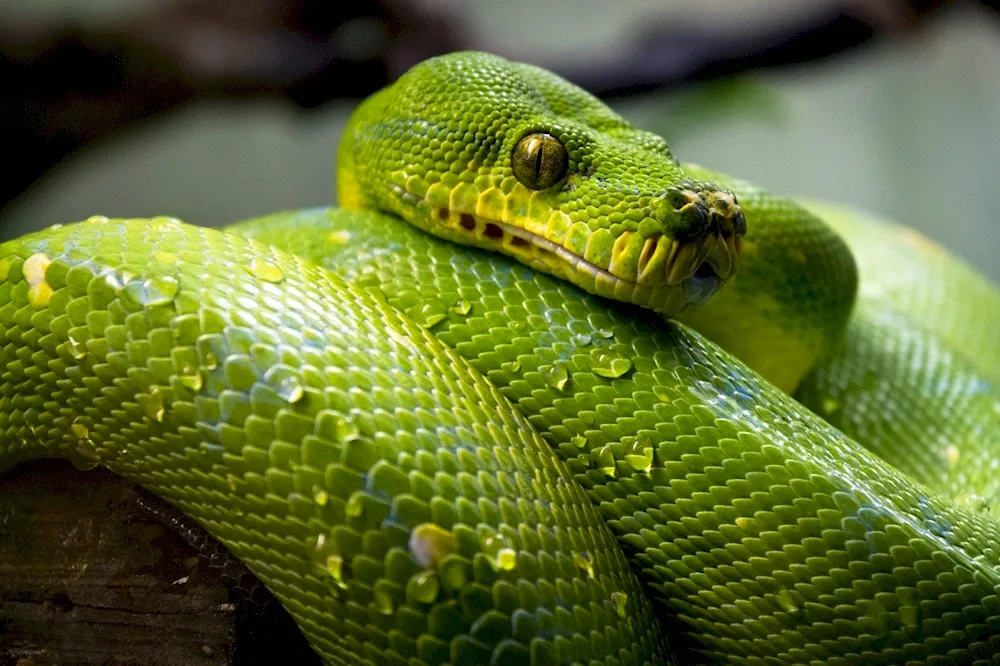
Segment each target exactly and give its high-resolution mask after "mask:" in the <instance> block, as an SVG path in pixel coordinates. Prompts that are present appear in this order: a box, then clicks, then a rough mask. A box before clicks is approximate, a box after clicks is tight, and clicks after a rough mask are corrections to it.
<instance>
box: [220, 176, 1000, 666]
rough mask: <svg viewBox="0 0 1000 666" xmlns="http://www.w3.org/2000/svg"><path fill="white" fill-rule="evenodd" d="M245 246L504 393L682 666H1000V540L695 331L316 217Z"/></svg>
mask: <svg viewBox="0 0 1000 666" xmlns="http://www.w3.org/2000/svg"><path fill="white" fill-rule="evenodd" d="M737 194H738V193H737ZM235 230H236V231H238V232H239V233H247V234H251V235H253V236H254V237H256V238H258V239H259V240H262V241H265V242H268V243H275V244H280V245H282V246H284V247H286V248H287V249H288V250H289V251H290V252H293V253H295V254H297V255H301V256H306V257H311V258H313V259H314V260H316V261H317V262H320V263H321V264H322V265H324V266H326V267H328V268H329V269H330V270H333V271H336V272H338V273H339V274H341V275H343V276H344V277H345V278H346V279H347V280H348V281H349V282H352V283H354V284H356V285H358V286H359V287H360V288H362V289H364V290H365V291H369V292H371V293H375V294H377V295H378V297H379V298H384V299H385V300H386V302H387V303H389V304H390V305H392V306H393V307H395V308H399V309H402V310H404V311H406V312H408V313H410V314H411V316H413V317H415V318H417V320H421V319H422V320H423V321H425V322H426V323H427V324H428V325H429V328H430V330H431V331H432V332H433V333H434V334H435V335H436V336H437V337H438V339H440V340H442V341H444V342H445V343H447V344H448V345H449V346H450V347H452V348H453V349H455V350H456V351H457V352H458V353H459V354H461V355H462V356H463V357H465V358H467V359H468V360H469V361H470V363H471V365H472V366H473V367H474V368H475V369H477V370H479V371H480V372H482V373H483V374H484V375H485V376H486V377H488V378H489V380H490V381H491V382H492V383H493V384H494V385H496V386H497V387H498V388H499V389H500V391H501V392H502V393H503V394H504V395H505V396H506V397H507V398H508V399H510V400H511V402H513V403H514V404H515V405H516V406H517V408H518V409H519V410H521V411H522V412H523V413H524V415H525V416H526V417H527V418H528V419H529V421H530V422H531V423H532V425H533V426H534V427H535V428H537V429H538V431H539V432H540V433H541V434H542V436H543V437H544V438H545V439H546V440H547V441H549V442H550V443H551V444H552V445H553V447H554V448H555V449H556V450H557V451H558V452H559V454H560V455H561V456H562V457H563V458H564V459H565V460H566V461H567V464H568V466H569V468H570V470H571V471H572V472H573V474H574V476H575V479H576V481H577V482H579V483H580V484H581V485H582V486H583V488H584V489H585V490H586V492H587V493H588V495H589V496H590V498H591V499H592V500H593V501H594V503H595V504H596V505H597V506H598V507H599V509H600V511H601V513H602V515H603V517H604V518H605V520H606V521H607V523H608V525H609V526H610V527H611V529H612V531H613V532H614V533H615V535H616V536H618V538H619V541H620V543H621V544H622V547H623V548H624V550H625V553H626V555H627V556H628V557H629V559H630V561H631V562H632V565H633V567H634V568H635V570H636V571H637V572H638V574H639V577H640V579H641V580H642V581H643V582H644V583H645V584H646V585H647V589H648V591H649V593H650V594H651V596H652V597H653V598H654V600H655V602H656V607H657V608H658V609H660V619H661V625H662V626H664V627H665V628H667V629H668V631H669V632H671V633H670V635H671V642H672V644H673V645H674V646H675V647H676V648H678V649H679V650H682V652H681V653H680V655H679V658H680V661H681V662H682V663H746V664H764V663H831V664H844V665H847V664H857V663H865V664H897V663H946V664H951V663H953V664H971V663H990V660H991V659H996V658H998V657H1000V633H998V632H997V627H1000V596H998V591H1000V587H998V586H1000V574H998V573H997V571H996V566H997V564H998V562H1000V557H998V554H997V552H996V549H995V544H996V543H997V539H998V538H1000V527H998V525H997V524H996V522H995V520H993V519H992V518H991V517H990V516H989V515H988V514H987V513H983V512H982V511H979V510H978V509H977V508H976V507H974V506H972V505H971V504H970V503H968V502H964V501H960V502H955V501H953V500H952V499H950V498H948V497H945V496H943V495H942V494H939V493H934V492H932V491H931V490H929V489H928V488H927V487H925V486H924V485H921V484H920V483H917V482H914V480H913V479H912V478H911V477H909V476H906V475H905V474H903V473H901V472H900V471H899V470H898V469H896V468H894V467H891V466H889V465H888V464H886V463H885V462H884V461H883V460H881V459H879V458H877V457H876V456H874V455H872V454H871V453H870V452H869V451H867V450H866V449H865V448H863V447H862V446H860V445H859V444H857V443H856V442H855V441H853V440H851V439H849V438H848V437H846V436H845V435H844V434H843V433H842V432H840V431H838V430H836V429H834V428H833V427H831V426H829V425H827V424H826V423H825V422H823V421H822V420H821V419H820V418H819V417H817V416H816V415H814V414H813V413H812V412H810V411H809V410H807V409H805V408H804V407H803V406H802V405H801V404H799V403H798V402H796V401H794V400H792V399H791V398H790V397H788V395H787V394H785V393H783V392H781V391H779V390H778V389H777V388H776V387H774V386H773V385H770V384H768V383H767V382H765V381H763V380H762V379H761V378H760V377H759V376H758V375H756V374H755V373H754V372H752V371H751V370H749V369H748V368H747V367H746V366H745V365H743V364H742V363H741V362H739V361H737V360H736V359H734V358H733V357H732V356H730V355H728V354H727V353H725V352H724V351H722V350H721V349H719V348H718V347H717V346H715V345H713V344H712V343H710V342H708V341H707V340H706V339H704V338H703V337H702V336H700V335H698V334H697V333H695V332H693V331H691V330H690V329H688V328H686V327H684V326H683V325H671V324H669V323H665V322H663V321H660V320H659V319H658V318H657V317H655V316H651V315H645V314H643V313H642V312H639V311H635V310H634V309H632V308H629V307H625V306H615V305H610V306H609V304H608V302H606V301H602V300H600V299H597V298H595V297H593V296H590V295H587V294H585V293H582V292H580V291H579V290H577V289H576V288H574V287H571V286H569V285H566V284H563V283H560V282H559V281H556V280H553V279H552V278H550V277H548V276H545V275H540V274H538V273H534V272H532V271H529V270H526V269H523V268H521V267H519V266H517V265H512V264H511V263H510V261H508V260H506V259H505V258H503V257H500V256H491V255H484V254H482V253H481V252H477V251H471V250H463V249H460V248H457V247H455V246H453V245H450V244H445V243H441V242H439V241H437V240H435V239H433V238H431V237H429V236H427V235H425V234H422V233H420V232H419V231H418V230H416V229H412V228H408V227H406V226H403V225H402V224H401V223H400V222H398V221H397V220H395V219H392V218H389V217H383V218H378V217H376V216H373V215H371V214H365V213H355V214H351V213H348V212H346V211H335V210H331V211H324V210H316V211H299V212H294V213H285V214H278V215H276V216H273V217H270V218H264V219H261V220H258V221H252V222H248V223H244V224H241V225H237V227H236V228H235ZM427 317H430V319H427ZM887 333H889V332H887V331H883V335H886V334H887ZM893 335H895V336H896V337H899V336H903V337H905V336H906V335H907V331H905V330H901V331H896V332H895V333H894V334H893ZM883 340H886V339H885V338H883ZM888 342H889V345H890V349H891V348H892V345H891V343H892V338H890V339H888ZM615 361H617V362H618V363H617V365H616V364H615V363H614V362H615ZM564 380H565V383H563V381H564ZM905 390H908V391H911V392H914V393H918V392H919V390H920V387H919V386H918V387H912V388H909V389H905ZM994 406H995V407H996V408H1000V403H994ZM875 407H877V406H873V409H875ZM872 418H874V417H872ZM941 427H943V428H947V427H948V424H947V422H945V423H944V424H943V425H942V426H941ZM990 455H995V452H993V453H991V454H990ZM673 632H676V633H673ZM775 660H777V661H775Z"/></svg>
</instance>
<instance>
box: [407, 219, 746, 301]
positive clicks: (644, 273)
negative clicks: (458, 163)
mask: <svg viewBox="0 0 1000 666" xmlns="http://www.w3.org/2000/svg"><path fill="white" fill-rule="evenodd" d="M434 217H435V219H434V220H433V224H426V222H425V223H422V224H418V226H421V227H423V228H425V229H427V230H428V231H431V232H432V233H436V234H437V235H440V236H442V237H444V238H447V239H448V240H452V241H456V242H458V243H461V244H466V245H473V246H476V247H481V248H485V249H489V250H498V251H500V252H502V253H504V254H506V255H509V256H511V257H514V258H515V259H517V260H519V261H520V262H522V263H524V264H526V265H528V266H530V267H531V268H534V269H536V270H541V271H544V272H546V273H550V274H553V275H555V276H557V277H561V278H563V279H565V280H567V281H568V282H571V283H573V284H575V285H577V286H578V287H581V288H582V289H584V290H586V291H589V292H591V293H596V294H598V295H600V296H603V297H605V298H610V299H612V300H616V301H621V302H625V303H631V304H633V305H638V306H640V307H644V308H648V309H651V310H654V311H656V312H657V313H659V314H661V315H663V316H666V317H673V316H676V315H679V314H692V313H695V312H698V311H700V310H701V309H703V308H704V307H706V306H707V305H708V304H709V303H711V301H712V300H713V299H714V297H715V295H716V294H717V293H718V291H719V290H720V289H721V288H722V286H723V285H725V283H726V282H727V280H728V279H729V278H730V277H732V275H734V274H735V272H736V268H737V266H738V264H739V256H740V247H739V245H740V241H741V239H740V238H739V237H738V236H729V237H728V238H723V237H722V236H721V235H719V234H715V235H712V236H709V237H707V238H704V239H701V240H700V241H692V242H686V243H681V242H677V241H672V240H669V239H662V238H656V239H650V242H652V243H653V246H654V248H655V247H656V245H657V241H660V245H661V246H662V248H663V250H664V252H665V253H666V254H667V255H669V258H667V259H666V261H658V262H652V263H643V262H642V260H640V264H641V265H640V267H639V271H638V275H637V276H636V278H635V279H629V278H626V277H622V276H619V275H615V274H614V273H613V272H612V271H611V270H609V269H607V268H604V267H602V266H599V265H597V264H595V263H593V262H591V261H588V260H587V259H586V258H585V257H582V256H580V255H578V254H576V253H574V252H573V251H572V250H570V249H568V248H566V247H564V246H563V245H560V244H559V243H557V242H555V241H553V240H550V239H548V238H546V237H544V236H541V235H539V234H536V233H534V232H532V231H529V230H527V229H525V228H522V227H519V226H516V225H513V224H509V223H506V222H500V221H498V220H493V219H488V218H484V217H481V216H478V215H473V214H471V213H460V212H457V211H454V210H449V209H438V210H436V214H435V216H434ZM647 245H648V243H647ZM654 252H655V250H654ZM653 263H656V264H657V265H656V266H655V267H654V266H653Z"/></svg>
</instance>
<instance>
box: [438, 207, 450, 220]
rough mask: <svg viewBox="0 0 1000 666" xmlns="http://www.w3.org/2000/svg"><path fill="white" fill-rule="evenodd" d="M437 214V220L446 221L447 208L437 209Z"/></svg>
mask: <svg viewBox="0 0 1000 666" xmlns="http://www.w3.org/2000/svg"><path fill="white" fill-rule="evenodd" d="M437 214H438V219H440V220H447V219H448V209H447V208H438V212H437Z"/></svg>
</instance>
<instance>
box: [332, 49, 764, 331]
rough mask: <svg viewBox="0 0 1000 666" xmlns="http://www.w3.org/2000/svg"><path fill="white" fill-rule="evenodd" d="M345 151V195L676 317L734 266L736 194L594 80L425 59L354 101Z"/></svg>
mask: <svg viewBox="0 0 1000 666" xmlns="http://www.w3.org/2000/svg"><path fill="white" fill-rule="evenodd" d="M339 161H340V164H339V168H338V183H339V185H338V187H339V191H338V192H339V199H340V204H341V206H344V207H358V208H377V209H380V210H384V211H387V212H390V213H394V214H397V215H399V216H401V217H403V218H404V219H406V220H408V221H409V222H411V223H412V224H415V225H416V226H418V227H420V228H422V229H424V230H426V231H429V232H430V233H433V234H435V235H437V236H440V237H442V238H446V239H449V240H452V241H456V242H459V243H463V244H467V245H473V246H476V247H480V248H486V249H490V250H496V251H500V252H503V253H504V254H507V255H510V256H512V257H515V258H516V259H518V260H519V261H521V262H523V263H525V264H527V265H529V266H531V267H532V268H536V269H539V270H542V271H545V272H548V273H551V274H553V275H556V276H557V277H561V278H564V279H566V280H568V281H570V282H572V283H574V284H576V285H578V286H580V287H582V288H583V289H585V290H587V291H589V292H591V293H595V294H598V295H600V296H604V297H607V298H612V299H615V300H619V301H625V302H629V303H633V304H636V305H640V306H643V307H646V308H650V309H653V310H655V311H657V312H660V313H661V314H664V315H666V316H673V315H676V314H679V313H681V312H685V311H690V310H696V309H699V308H701V307H703V306H704V305H706V304H707V303H708V302H710V300H711V299H712V297H713V296H714V295H715V294H716V292H717V291H718V290H719V288H720V287H721V286H722V285H723V284H724V283H725V282H726V281H727V280H729V279H730V278H732V277H733V276H734V275H735V273H736V270H737V268H738V266H739V260H740V250H741V243H742V240H741V239H742V237H743V235H744V234H745V233H746V220H745V218H744V215H743V212H742V210H741V209H740V206H739V204H738V203H737V201H736V197H735V196H734V195H733V194H732V193H731V192H729V191H726V190H724V189H722V188H719V187H717V186H715V185H713V184H712V183H708V182H703V181H698V180H696V179H693V178H691V177H690V176H689V175H688V174H687V173H686V172H685V170H684V169H683V167H682V166H681V165H680V163H679V162H678V161H677V160H676V158H675V157H674V156H673V154H672V153H671V151H670V149H669V147H668V146H667V143H666V141H665V140H664V139H663V138H662V137H659V136H657V135H655V134H652V133H650V132H646V131H642V130H639V129H636V128H634V127H633V126H632V125H630V124H629V123H628V122H627V121H626V120H624V119H623V118H622V117H621V116H619V115H618V114H617V113H615V112H614V111H612V110H611V109H609V108H608V107H607V106H605V105H604V103H603V102H601V101H600V100H599V99H597V98H596V97H594V96H592V95H590V94H589V93H587V92H585V91H584V90H582V89H580V88H578V87H576V86H574V85H573V84H571V83H569V82H568V81H566V80H564V79H562V78H560V77H558V76H556V75H555V74H552V73H551V72H548V71H546V70H543V69H540V68H537V67H534V66H531V65H526V64H517V63H512V62H509V61H507V60H504V59H502V58H499V57H497V56H492V55H489V54H485V53H471V52H466V53H453V54H449V55H446V56H441V57H438V58H433V59H431V60H427V61H424V62H423V63H420V64H419V65H416V66H415V67H414V68H413V69H411V70H410V71H409V72H407V73H406V74H404V75H403V76H402V77H401V78H400V79H399V80H398V81H397V82H396V83H394V84H392V85H391V86H389V87H388V88H386V89H384V90H382V91H380V92H379V93H376V95H374V96H372V97H371V98H369V99H368V100H366V101H365V102H363V103H362V104H361V105H360V106H359V107H358V109H357V110H355V112H354V114H353V115H352V117H351V120H350V121H349V123H348V127H347V130H346V133H345V137H344V139H343V140H342V142H341V149H340V154H339Z"/></svg>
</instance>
